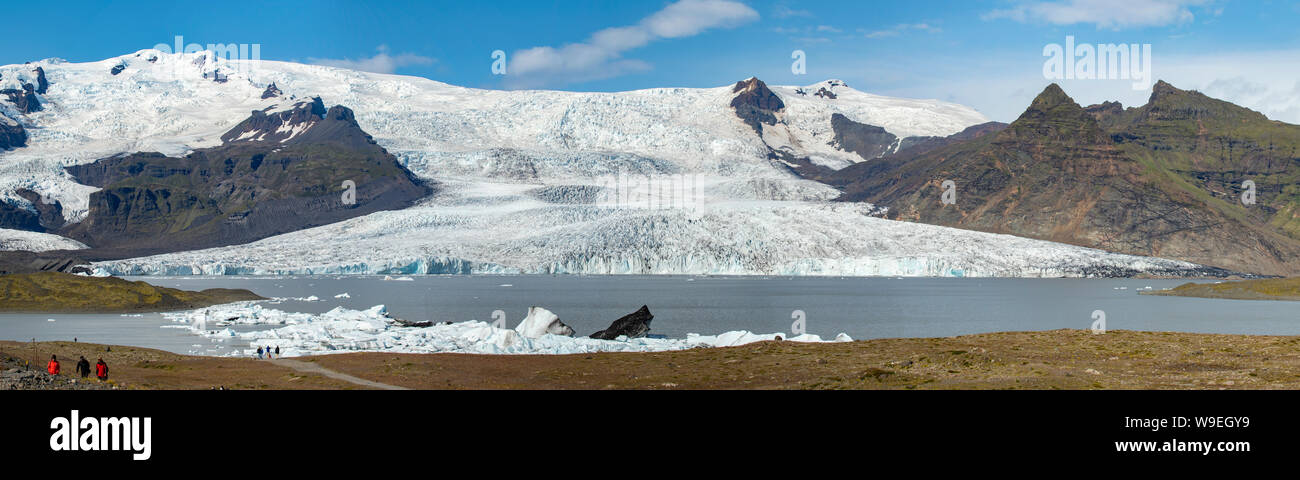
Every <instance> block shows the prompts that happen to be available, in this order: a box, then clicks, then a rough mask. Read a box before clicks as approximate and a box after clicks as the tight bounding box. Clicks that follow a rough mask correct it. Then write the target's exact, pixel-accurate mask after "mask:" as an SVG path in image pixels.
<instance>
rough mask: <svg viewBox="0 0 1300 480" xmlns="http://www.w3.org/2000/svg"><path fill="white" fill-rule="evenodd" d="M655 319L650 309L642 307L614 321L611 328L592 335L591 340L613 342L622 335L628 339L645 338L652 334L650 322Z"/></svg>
mask: <svg viewBox="0 0 1300 480" xmlns="http://www.w3.org/2000/svg"><path fill="white" fill-rule="evenodd" d="M654 318H655V316H654V315H651V314H650V307H648V306H646V305H642V306H641V309H640V310H637V311H635V312H632V313H629V314H627V315H624V316H623V317H622V318H620V319H618V320H614V323H613V324H610V326H609V328H606V329H604V330H601V331H599V332H596V333H593V334H591V338H595V339H598V340H613V339H615V338H618V337H619V336H620V335H626V336H627V338H639V337H644V336H645V335H646V334H647V333H649V332H650V320H653V319H654Z"/></svg>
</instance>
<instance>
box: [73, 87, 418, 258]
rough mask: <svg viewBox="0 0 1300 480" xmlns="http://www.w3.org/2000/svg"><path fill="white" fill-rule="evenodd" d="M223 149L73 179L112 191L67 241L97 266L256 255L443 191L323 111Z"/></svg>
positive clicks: (122, 163) (147, 156)
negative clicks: (296, 234)
mask: <svg viewBox="0 0 1300 480" xmlns="http://www.w3.org/2000/svg"><path fill="white" fill-rule="evenodd" d="M222 139H223V140H225V143H224V144H223V145H221V146H219V147H213V148H205V149H199V150H196V151H194V152H192V153H190V154H188V155H186V156H185V157H181V158H172V157H167V156H165V155H162V154H158V153H136V154H131V155H125V156H119V157H113V158H106V159H102V160H99V161H97V162H95V163H92V164H87V165H78V166H73V167H69V168H68V172H69V173H70V174H72V175H73V176H74V177H75V178H76V179H77V181H78V182H81V183H84V184H87V185H92V186H96V187H100V188H101V189H102V190H100V191H98V192H95V193H93V194H91V196H90V210H89V213H88V215H87V217H86V219H85V220H83V221H82V222H80V223H78V224H76V225H72V226H70V227H67V228H65V229H63V230H61V231H60V232H59V233H60V234H62V235H64V236H67V237H69V238H73V239H77V240H79V241H81V242H82V243H85V244H87V245H89V246H90V247H92V250H90V251H89V252H87V253H85V255H87V256H89V257H93V258H96V259H109V258H124V257H129V256H141V255H148V254H155V253H164V252H173V251H182V250H194V249H200V248H208V247H216V246H224V245H234V244H241V243H247V242H251V241H255V240H259V239H262V238H266V237H269V236H273V235H279V234H282V233H288V232H292V231H295V230H301V229H304V228H310V227H315V226H320V225H325V224H329V223H334V222H338V221H342V220H346V219H349V218H353V217H357V216H362V215H366V214H369V213H373V212H377V211H381V210H395V209H401V208H405V207H408V206H410V205H411V204H413V203H414V202H415V201H416V200H418V199H420V198H423V197H425V196H427V195H428V194H429V193H430V192H431V191H432V188H431V187H430V186H428V185H426V184H425V183H424V182H422V181H420V180H418V179H417V178H415V176H414V175H412V174H411V172H409V171H407V170H406V169H405V168H404V167H403V166H402V165H401V164H400V163H399V162H398V161H397V159H396V158H395V157H393V156H392V155H391V154H389V153H388V152H387V151H386V150H384V149H383V148H382V147H380V146H379V145H377V144H376V143H375V142H374V140H373V139H372V138H371V137H370V135H368V134H366V133H365V132H364V131H362V130H361V128H360V126H358V125H357V123H356V120H355V118H354V116H353V114H352V111H351V110H349V109H347V108H345V107H342V106H336V107H333V108H330V109H328V110H325V109H324V105H323V104H322V103H321V101H320V99H315V100H314V101H312V102H303V103H302V104H299V105H297V106H295V107H294V108H291V109H289V110H286V111H282V112H276V113H266V112H253V115H252V116H251V117H249V118H248V119H247V120H245V121H244V122H242V123H240V124H239V125H238V126H236V127H235V128H233V129H231V130H230V131H229V132H227V133H226V134H225V135H223V136H222Z"/></svg>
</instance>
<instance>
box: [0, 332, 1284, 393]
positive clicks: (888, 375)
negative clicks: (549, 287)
mask: <svg viewBox="0 0 1300 480" xmlns="http://www.w3.org/2000/svg"><path fill="white" fill-rule="evenodd" d="M32 347H33V345H32V344H31V343H22V342H0V354H2V355H0V356H5V357H10V358H11V359H13V358H17V359H37V360H38V362H39V363H37V365H36V367H40V369H41V370H43V369H44V365H45V361H47V360H48V359H49V357H50V354H51V353H53V354H57V355H58V356H59V358H60V360H62V363H63V374H64V375H71V374H72V373H73V368H74V365H75V364H76V360H77V357H78V356H79V355H85V356H86V358H87V359H89V360H90V362H91V363H92V364H93V363H94V362H95V360H96V359H97V358H99V357H103V358H104V359H105V361H106V362H108V363H109V365H110V367H111V372H110V373H111V375H110V377H111V378H110V380H111V381H112V382H113V384H114V385H115V386H117V387H119V388H131V389H209V388H217V387H225V388H233V389H364V388H412V389H1295V388H1300V337H1281V336H1254V335H1211V334H1192V333H1173V332H1135V331H1109V332H1107V333H1105V334H1099V335H1094V334H1092V333H1091V332H1089V331H1087V330H1053V331H1044V332H1005V333H989V334H979V335H967V336H960V337H944V338H902V339H878V340H864V341H855V342H849V343H827V344H801V343H794V342H789V341H785V342H776V341H773V342H761V343H756V344H750V345H745V346H740V347H730V348H702V349H693V350H685V351H677V352H661V353H593V354H576V355H470V354H453V353H445V354H398V353H350V354H336V355H319V356H311V357H296V358H293V359H290V361H287V362H283V361H266V360H257V359H250V358H219V357H196V356H186V355H177V354H173V353H167V352H162V351H158V350H151V349H144V348H136V347H128V346H113V347H112V351H111V352H105V346H103V345H95V344H87V343H72V342H41V343H37V344H36V345H35V348H36V352H35V353H33V348H32ZM10 364H12V363H10ZM34 368H35V367H34ZM92 381H97V380H94V379H93V377H92ZM18 388H22V387H21V386H19V387H18Z"/></svg>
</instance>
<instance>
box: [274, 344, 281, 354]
mask: <svg viewBox="0 0 1300 480" xmlns="http://www.w3.org/2000/svg"><path fill="white" fill-rule="evenodd" d="M275 356H277V357H278V356H280V346H279V345H276V346H275Z"/></svg>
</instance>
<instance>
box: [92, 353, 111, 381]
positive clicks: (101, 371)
mask: <svg viewBox="0 0 1300 480" xmlns="http://www.w3.org/2000/svg"><path fill="white" fill-rule="evenodd" d="M95 376H96V377H99V379H100V380H108V364H107V363H104V359H102V358H101V359H99V363H96V364H95Z"/></svg>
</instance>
